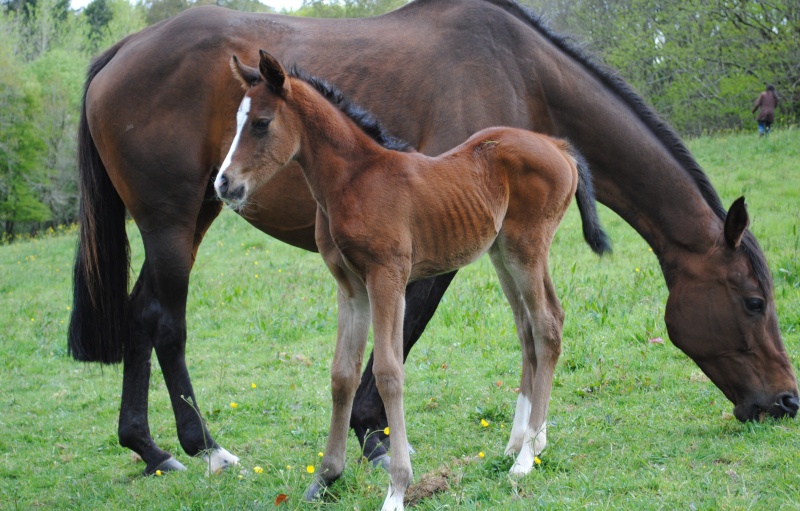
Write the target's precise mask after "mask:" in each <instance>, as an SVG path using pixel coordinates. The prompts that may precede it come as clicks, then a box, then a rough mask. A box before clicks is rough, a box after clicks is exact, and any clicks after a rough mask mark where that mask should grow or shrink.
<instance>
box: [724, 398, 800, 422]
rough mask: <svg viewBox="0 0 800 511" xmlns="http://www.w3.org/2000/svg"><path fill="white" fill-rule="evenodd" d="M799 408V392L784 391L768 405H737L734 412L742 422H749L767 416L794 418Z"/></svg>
mask: <svg viewBox="0 0 800 511" xmlns="http://www.w3.org/2000/svg"><path fill="white" fill-rule="evenodd" d="M798 409H800V399H798V396H797V394H794V393H791V392H783V393H781V394H778V396H777V397H776V398H775V401H774V402H772V403H770V404H768V405H766V406H762V405H759V404H756V403H748V404H742V405H737V406H736V407H735V408H734V409H733V414H734V416H735V417H736V418H737V419H739V420H740V421H741V422H747V421H760V420H762V419H764V418H765V417H767V416H770V417H773V418H775V419H781V418H783V417H791V418H794V417H795V416H796V415H797V411H798Z"/></svg>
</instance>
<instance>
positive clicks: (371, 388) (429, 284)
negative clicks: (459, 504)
mask: <svg viewBox="0 0 800 511" xmlns="http://www.w3.org/2000/svg"><path fill="white" fill-rule="evenodd" d="M455 275H456V272H452V273H447V274H444V275H438V276H436V277H434V278H430V279H424V280H418V281H415V282H412V283H410V284H408V286H406V295H405V300H406V306H405V315H404V319H403V362H405V360H406V358H407V357H408V353H409V351H411V348H412V347H413V346H414V344H415V343H416V342H417V340H419V338H420V336H421V335H422V332H423V331H424V330H425V327H426V326H427V325H428V322H429V321H430V320H431V318H432V317H433V314H434V312H436V308H437V307H438V305H439V302H440V301H441V299H442V296H444V292H445V291H446V290H447V288H448V286H450V283H451V282H452V280H453V277H455ZM373 358H374V355H373V354H370V357H369V361H368V362H367V366H366V367H365V368H364V373H363V375H362V376H361V384H360V385H359V387H358V390H357V391H356V396H355V400H354V402H353V412H352V415H351V416H350V427H351V428H352V429H353V431H354V432H355V434H356V437H357V438H358V442H359V443H360V444H361V448H362V450H361V452H363V453H364V456H365V457H366V458H367V459H368V460H369V461H370V462H372V464H373V465H375V466H382V467H383V468H385V469H388V468H389V461H390V459H389V456H388V450H389V445H390V443H391V439H390V437H388V436H386V435H384V434H383V431H384V429H386V426H388V424H389V423H388V420H387V418H386V409H385V408H384V406H383V401H382V400H381V396H380V394H379V393H378V386H377V385H376V382H375V375H374V373H373Z"/></svg>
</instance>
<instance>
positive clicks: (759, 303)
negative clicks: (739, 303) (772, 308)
mask: <svg viewBox="0 0 800 511" xmlns="http://www.w3.org/2000/svg"><path fill="white" fill-rule="evenodd" d="M744 306H745V308H747V310H748V311H750V312H764V300H762V299H761V298H747V299H745V301H744Z"/></svg>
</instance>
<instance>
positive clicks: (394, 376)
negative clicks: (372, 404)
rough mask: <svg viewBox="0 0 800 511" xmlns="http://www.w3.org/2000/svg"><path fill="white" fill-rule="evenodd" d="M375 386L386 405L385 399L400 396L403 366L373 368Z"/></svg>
mask: <svg viewBox="0 0 800 511" xmlns="http://www.w3.org/2000/svg"><path fill="white" fill-rule="evenodd" d="M373 374H374V375H375V385H376V386H377V387H378V393H379V394H380V395H381V398H382V399H383V401H384V404H386V400H387V399H391V398H392V397H396V396H398V395H402V392H403V366H400V367H399V368H397V367H384V368H378V367H377V365H376V366H375V367H373Z"/></svg>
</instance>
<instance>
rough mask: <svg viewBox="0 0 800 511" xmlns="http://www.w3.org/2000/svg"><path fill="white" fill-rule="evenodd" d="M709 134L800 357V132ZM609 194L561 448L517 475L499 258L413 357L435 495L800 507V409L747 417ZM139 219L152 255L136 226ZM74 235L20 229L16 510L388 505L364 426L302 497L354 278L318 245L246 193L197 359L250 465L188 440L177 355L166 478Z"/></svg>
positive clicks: (514, 348)
mask: <svg viewBox="0 0 800 511" xmlns="http://www.w3.org/2000/svg"><path fill="white" fill-rule="evenodd" d="M689 145H690V147H691V149H692V151H693V152H694V154H695V156H696V157H697V159H698V160H699V162H700V163H701V165H703V167H704V168H705V169H706V170H707V172H708V173H709V175H710V176H711V179H712V182H713V183H714V184H715V185H716V187H717V189H718V191H719V193H720V195H721V197H722V199H723V202H724V203H725V204H726V205H728V204H730V203H731V202H732V201H733V200H734V199H735V198H737V197H738V196H739V195H742V194H745V195H746V196H747V199H748V203H749V206H750V213H751V216H752V230H753V231H754V232H755V234H756V236H757V237H758V238H759V240H760V242H761V244H762V247H763V248H764V250H765V252H766V254H767V258H768V260H769V262H770V265H771V268H772V272H773V275H774V278H775V286H776V287H775V293H776V300H777V307H778V311H779V317H780V325H781V330H782V332H783V335H784V340H785V342H786V345H787V348H788V350H789V353H790V355H791V357H792V361H793V364H794V365H795V367H797V366H798V362H800V358H799V357H800V332H799V331H798V327H799V325H800V264H798V262H799V259H800V237H799V236H798V222H799V221H800V175H798V166H797V162H798V161H800V160H799V159H798V157H799V156H800V132H798V131H797V130H779V131H776V132H773V134H772V135H771V137H770V138H769V139H768V140H760V139H758V138H757V137H756V136H754V135H752V134H746V135H743V134H736V135H729V136H717V137H713V138H701V139H696V140H691V141H690V142H689ZM601 215H602V218H603V221H604V223H605V225H606V227H607V229H608V231H609V233H610V235H611V237H612V239H613V241H614V248H615V252H614V254H613V255H612V256H611V257H608V258H604V259H598V258H597V257H595V256H594V255H593V254H592V253H591V252H590V251H589V249H588V248H587V247H586V246H585V245H584V244H583V242H582V239H581V236H580V229H579V219H578V217H577V213H576V211H575V208H574V207H573V208H572V210H571V211H570V214H569V216H568V218H567V220H566V221H565V222H564V224H563V225H562V227H561V229H560V231H559V233H558V236H557V239H556V242H555V244H554V247H553V252H552V256H551V270H552V274H553V276H554V280H555V283H556V287H557V289H558V291H559V294H560V297H561V299H562V302H563V304H564V307H565V310H566V318H567V319H566V325H565V329H564V349H563V355H562V358H561V361H560V363H559V366H558V368H557V370H556V376H555V388H554V391H553V399H552V403H551V406H550V416H549V420H550V422H551V426H550V427H549V428H548V440H549V444H548V447H547V449H546V451H545V452H544V453H543V455H542V456H541V458H542V460H543V463H542V464H541V465H540V466H538V467H537V468H536V469H535V470H534V472H533V473H532V474H530V475H529V476H528V477H526V478H524V479H521V480H512V479H510V478H509V477H508V476H507V474H506V472H507V469H508V468H509V466H510V461H509V460H508V459H506V458H505V457H504V456H503V455H502V452H503V449H504V447H505V444H506V442H507V440H508V433H509V429H510V425H511V421H512V418H513V410H514V401H515V399H516V394H515V393H514V388H515V387H516V386H517V385H518V381H519V367H520V361H519V360H520V359H519V357H520V355H519V348H518V344H517V340H516V335H515V333H514V328H513V323H512V319H511V316H510V313H509V310H508V307H507V305H506V303H505V300H504V298H503V296H502V293H501V291H500V288H499V285H498V284H497V282H496V278H495V277H494V273H493V270H492V269H491V266H490V264H489V263H488V261H487V260H486V258H483V259H481V260H480V261H479V262H478V263H477V264H475V265H473V266H471V267H470V268H468V269H466V270H463V271H462V272H461V273H460V274H459V276H458V277H457V278H456V281H455V283H454V285H453V286H452V287H451V289H450V290H449V291H448V293H447V295H446V297H445V299H444V301H443V303H442V304H441V307H440V310H439V312H438V313H437V314H436V316H435V318H434V320H433V321H432V322H431V325H430V327H429V329H428V331H427V332H426V335H425V336H424V338H423V340H422V341H421V342H420V343H419V344H418V346H417V348H416V349H415V350H414V351H413V352H412V354H411V356H410V358H409V360H408V363H407V373H406V374H407V378H406V379H407V385H406V399H405V403H406V414H407V420H408V423H409V426H408V429H409V439H410V441H411V443H412V444H413V445H414V447H415V448H416V450H417V453H416V454H415V455H414V456H413V457H412V463H413V465H414V470H415V481H419V479H420V477H421V476H422V475H423V474H425V473H428V472H433V471H437V470H439V469H440V468H442V467H445V468H447V469H448V470H449V471H450V475H451V477H450V480H449V482H450V486H449V489H447V490H446V491H443V492H441V493H438V494H436V495H434V496H432V497H430V498H427V499H425V500H423V501H422V502H420V503H419V504H418V505H417V506H416V509H422V510H434V509H520V510H523V509H525V510H527V509H534V508H535V509H582V508H587V509H737V510H738V509H769V510H774V509H797V508H798V507H800V463H798V461H797V453H798V451H800V423H798V421H796V420H795V421H793V420H781V421H767V422H766V423H760V424H740V423H739V422H737V421H736V420H735V419H733V418H732V416H731V415H730V412H731V405H730V403H729V402H727V401H726V399H725V398H724V397H723V395H722V393H721V392H719V390H717V388H716V387H715V386H714V385H713V384H711V383H710V382H709V381H708V380H707V379H706V378H704V377H703V376H702V373H701V372H700V370H699V369H698V368H697V366H696V365H694V364H693V363H692V362H691V361H690V360H689V359H688V358H687V357H686V356H684V355H683V354H682V353H681V352H680V351H679V350H677V349H676V348H675V347H674V346H672V345H671V344H670V343H669V341H668V338H667V334H666V329H665V327H664V324H663V319H662V318H663V309H664V303H665V300H666V296H667V295H666V289H665V286H664V282H663V277H662V276H661V272H660V270H659V267H658V264H657V262H656V258H655V257H654V255H653V254H652V252H650V251H649V249H648V247H647V245H646V244H645V242H644V241H643V240H642V239H640V238H639V237H638V235H636V233H635V232H634V231H633V230H632V229H631V228H630V227H628V226H627V224H625V223H624V222H622V221H621V220H620V219H619V218H618V217H616V216H615V215H614V214H613V213H611V212H610V211H609V210H607V209H602V210H601ZM130 237H131V241H132V247H133V253H134V268H138V267H139V265H140V264H141V258H142V251H141V242H140V239H139V237H138V232H137V231H136V229H135V227H134V226H133V225H131V226H130ZM74 247H75V232H74V230H72V231H69V232H66V233H64V232H62V233H56V234H53V235H46V236H42V237H39V238H36V239H32V240H29V241H23V242H17V243H13V244H10V245H5V246H0V304H2V307H0V388H2V392H0V410H2V412H0V429H1V430H2V431H3V434H2V435H0V509H9V510H10V509H23V510H28V509H81V510H88V509H187V510H188V509H190V510H201V509H234V510H238V509H256V508H258V509H263V508H267V509H269V508H272V507H274V504H273V501H274V499H275V498H276V496H278V495H279V494H281V493H283V494H286V495H287V496H288V500H287V501H286V502H285V503H284V504H283V505H282V508H286V509H296V508H297V509H316V508H323V509H330V510H345V509H347V510H352V509H357V510H368V509H376V508H378V507H379V506H380V504H381V502H382V501H383V498H384V495H385V491H386V487H387V485H388V477H387V475H386V474H385V473H384V472H382V471H380V470H374V469H372V468H371V467H370V466H369V465H368V464H365V463H359V462H358V458H359V457H358V448H357V445H358V444H357V442H356V440H355V437H354V436H352V435H351V437H350V441H349V444H348V464H347V467H346V470H345V473H344V475H343V478H342V479H341V480H340V481H339V482H338V483H337V484H336V485H335V486H334V487H333V489H332V495H330V497H329V499H328V500H327V502H326V503H325V504H315V505H306V504H303V503H302V502H301V496H302V492H303V490H304V489H305V486H306V485H307V484H308V482H309V481H310V478H311V476H310V475H309V474H308V473H307V472H306V466H308V465H316V464H318V462H319V458H318V456H317V453H318V452H319V451H320V450H322V449H323V447H324V445H325V438H326V434H327V427H328V419H329V411H330V403H329V376H328V365H329V361H330V359H331V357H332V353H333V338H334V332H335V327H336V319H335V295H334V286H333V281H332V279H331V278H330V277H329V275H328V274H327V271H326V270H325V269H324V268H323V265H322V264H321V261H320V260H319V256H318V255H316V254H310V253H306V252H303V251H300V250H298V249H293V248H291V247H288V246H285V245H282V244H280V243H278V242H275V241H274V240H271V239H269V238H267V237H266V236H264V235H262V234H260V233H259V232H257V231H256V230H254V229H252V228H251V227H249V226H248V225H247V224H246V223H245V222H243V221H242V220H241V219H239V218H238V217H236V216H235V215H233V214H231V213H230V212H225V213H223V214H222V215H221V217H220V219H219V220H218V221H217V222H216V223H215V224H214V225H213V227H212V228H211V230H210V231H209V233H208V236H207V237H206V240H205V241H204V243H203V245H202V247H201V249H200V254H199V257H198V260H197V265H196V267H195V270H194V272H193V273H192V282H191V288H190V297H189V304H188V312H187V324H188V328H189V340H188V364H189V367H190V371H191V373H192V376H193V378H194V379H193V383H194V386H195V391H196V394H197V397H198V401H199V404H200V406H201V408H202V409H203V411H204V414H205V417H206V419H207V421H208V423H209V428H210V429H211V431H212V432H213V434H214V435H215V438H216V439H217V441H218V442H219V443H220V444H221V445H223V446H224V447H226V448H227V449H229V450H230V451H231V452H233V453H235V454H237V455H238V456H240V457H241V467H240V470H233V471H230V472H228V473H226V474H223V475H221V476H215V477H210V478H209V477H206V476H205V467H204V465H203V463H202V462H201V461H199V460H194V459H190V458H188V457H187V456H186V455H185V454H184V453H183V452H182V451H181V450H180V447H179V445H178V441H177V437H176V434H175V426H174V421H173V417H172V412H171V409H170V405H169V400H168V396H167V392H166V388H165V386H164V383H163V378H162V375H161V373H160V371H159V369H158V367H157V365H156V367H155V368H154V371H153V376H152V380H151V394H150V403H151V405H150V424H151V429H152V433H153V436H154V437H155V439H156V441H157V442H158V443H159V444H160V445H161V446H162V447H164V448H166V449H168V450H170V451H171V452H172V453H174V454H175V455H176V457H177V458H178V460H180V461H181V462H182V463H184V464H185V465H186V466H187V467H188V469H189V470H188V471H186V472H183V473H173V474H168V475H167V476H165V477H149V478H145V477H142V476H141V475H140V474H141V471H142V470H143V468H144V467H143V464H142V463H141V462H138V461H136V460H135V459H134V458H133V457H132V455H131V453H130V451H127V450H126V449H123V448H122V447H120V446H119V445H118V443H117V437H116V427H117V413H118V408H119V396H120V390H121V368H118V367H105V368H102V367H99V366H96V365H86V364H80V363H77V362H74V361H72V360H71V359H69V358H68V357H67V354H66V326H67V322H68V317H69V307H70V304H71V295H70V291H71V265H72V259H73V254H74ZM654 337H661V338H663V339H665V341H666V342H665V343H664V344H652V343H650V342H648V340H649V339H651V338H654ZM253 383H255V384H256V388H255V389H254V388H252V386H251V384H253ZM232 402H233V403H237V405H238V406H237V407H236V408H232V407H231V406H230V403H232ZM482 418H484V419H486V420H487V421H489V423H490V425H489V426H488V427H482V426H481V424H480V420H481V419H482ZM479 452H484V453H485V458H483V459H481V458H478V457H477V454H478V453H479ZM256 466H260V467H263V469H264V471H263V473H261V474H256V473H255V472H254V470H253V468H254V467H256ZM240 476H241V477H240Z"/></svg>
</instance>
